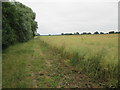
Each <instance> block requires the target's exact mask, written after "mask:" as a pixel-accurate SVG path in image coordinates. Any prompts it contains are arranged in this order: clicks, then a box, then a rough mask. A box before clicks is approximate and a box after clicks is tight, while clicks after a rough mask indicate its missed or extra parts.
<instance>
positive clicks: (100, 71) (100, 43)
mask: <svg viewBox="0 0 120 90" xmlns="http://www.w3.org/2000/svg"><path fill="white" fill-rule="evenodd" d="M40 39H41V40H42V41H44V42H45V43H47V44H48V45H49V46H51V48H53V49H54V50H55V51H57V52H59V53H61V56H62V57H63V58H67V59H69V60H70V62H71V65H73V66H76V67H77V68H78V69H79V70H81V71H82V72H83V73H85V74H87V75H89V76H90V77H92V79H93V80H94V81H99V82H101V83H102V84H103V85H105V86H106V87H117V83H118V80H117V77H118V35H117V34H116V35H75V36H41V37H40ZM56 54H57V53H56Z"/></svg>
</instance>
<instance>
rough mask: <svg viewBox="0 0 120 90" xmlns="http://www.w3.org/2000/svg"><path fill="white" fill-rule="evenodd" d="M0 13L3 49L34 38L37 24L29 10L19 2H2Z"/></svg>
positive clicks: (33, 14)
mask: <svg viewBox="0 0 120 90" xmlns="http://www.w3.org/2000/svg"><path fill="white" fill-rule="evenodd" d="M2 11H3V13H2V14H3V15H2V20H3V21H2V23H3V24H2V35H3V39H2V40H3V41H2V45H3V49H4V48H6V47H8V46H10V45H12V44H15V43H16V42H25V41H28V40H30V39H31V38H32V37H34V36H35V33H36V28H37V22H36V21H35V13H34V12H33V11H32V10H31V8H29V7H27V6H25V5H23V4H22V3H19V2H3V3H2Z"/></svg>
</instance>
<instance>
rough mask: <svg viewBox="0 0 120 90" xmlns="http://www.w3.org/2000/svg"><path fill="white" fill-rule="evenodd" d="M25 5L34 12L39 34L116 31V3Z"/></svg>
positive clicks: (44, 3)
mask: <svg viewBox="0 0 120 90" xmlns="http://www.w3.org/2000/svg"><path fill="white" fill-rule="evenodd" d="M36 1H37V0H36ZM41 1H42V0H41ZM51 1H52V0H51ZM53 1H54V0H53ZM70 1H72V0H70ZM75 1H77V0H75ZM97 1H99V0H97ZM110 1H112V0H110ZM24 3H25V2H24ZM25 4H26V5H28V6H30V7H31V8H32V9H33V11H34V12H36V16H37V18H36V20H37V22H38V24H39V29H38V32H39V33H40V34H56V33H62V32H76V31H78V32H84V31H86V32H94V31H96V30H97V31H104V32H108V31H109V30H116V29H117V23H118V22H117V21H118V12H117V11H118V10H117V2H59V3H58V2H55V1H54V2H43V1H42V2H26V3H25Z"/></svg>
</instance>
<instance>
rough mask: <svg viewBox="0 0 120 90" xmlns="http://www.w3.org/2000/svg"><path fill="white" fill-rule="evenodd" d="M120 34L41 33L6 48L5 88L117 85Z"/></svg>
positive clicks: (4, 66)
mask: <svg viewBox="0 0 120 90" xmlns="http://www.w3.org/2000/svg"><path fill="white" fill-rule="evenodd" d="M117 64H118V35H117V34H109V35H71V36H64V35H63V36H37V37H36V38H34V39H32V40H30V41H29V42H25V43H18V44H16V45H14V46H10V47H9V48H7V49H6V50H4V51H3V71H4V72H3V88H100V87H117V82H118V81H117V75H118V72H117V69H118V66H117Z"/></svg>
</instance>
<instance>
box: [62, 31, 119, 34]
mask: <svg viewBox="0 0 120 90" xmlns="http://www.w3.org/2000/svg"><path fill="white" fill-rule="evenodd" d="M90 34H92V33H90V32H88V33H87V32H83V33H79V32H76V33H61V35H90ZM93 34H120V31H119V32H115V31H110V32H108V33H104V32H98V31H96V32H94V33H93Z"/></svg>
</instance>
